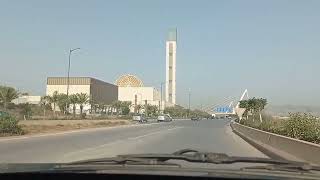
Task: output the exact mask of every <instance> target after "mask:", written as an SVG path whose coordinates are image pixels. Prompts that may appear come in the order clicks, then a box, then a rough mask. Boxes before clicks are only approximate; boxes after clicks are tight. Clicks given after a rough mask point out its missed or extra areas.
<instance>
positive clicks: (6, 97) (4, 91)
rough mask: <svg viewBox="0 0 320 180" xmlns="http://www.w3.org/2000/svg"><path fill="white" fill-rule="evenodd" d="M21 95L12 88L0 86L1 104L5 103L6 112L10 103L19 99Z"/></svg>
mask: <svg viewBox="0 0 320 180" xmlns="http://www.w3.org/2000/svg"><path fill="white" fill-rule="evenodd" d="M18 96H19V93H18V91H16V90H15V89H14V88H12V87H6V86H0V102H2V103H3V107H4V109H5V110H6V109H7V106H8V103H10V102H11V101H12V100H14V99H16V98H18Z"/></svg>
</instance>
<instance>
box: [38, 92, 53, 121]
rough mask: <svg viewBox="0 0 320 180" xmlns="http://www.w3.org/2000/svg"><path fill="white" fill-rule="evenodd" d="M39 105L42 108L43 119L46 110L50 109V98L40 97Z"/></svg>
mask: <svg viewBox="0 0 320 180" xmlns="http://www.w3.org/2000/svg"><path fill="white" fill-rule="evenodd" d="M39 105H40V107H41V108H42V110H43V116H44V117H45V116H46V110H47V109H50V107H51V102H50V96H42V97H41V100H40V103H39Z"/></svg>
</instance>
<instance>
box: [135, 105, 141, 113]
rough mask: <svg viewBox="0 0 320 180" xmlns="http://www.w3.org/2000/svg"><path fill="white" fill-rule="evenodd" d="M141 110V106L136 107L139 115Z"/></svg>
mask: <svg viewBox="0 0 320 180" xmlns="http://www.w3.org/2000/svg"><path fill="white" fill-rule="evenodd" d="M141 108H142V105H141V104H138V105H136V111H137V113H138V114H139V113H140V110H141Z"/></svg>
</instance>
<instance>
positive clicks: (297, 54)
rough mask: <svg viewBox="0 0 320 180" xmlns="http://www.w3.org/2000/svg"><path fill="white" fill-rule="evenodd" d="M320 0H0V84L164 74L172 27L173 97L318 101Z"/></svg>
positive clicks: (39, 89) (35, 88)
mask: <svg viewBox="0 0 320 180" xmlns="http://www.w3.org/2000/svg"><path fill="white" fill-rule="evenodd" d="M319 9H320V1H317V0H314V1H312V0H305V1H303V0H261V1H256V0H219V1H218V0H193V1H191V0H188V1H187V0H180V1H179V0H152V1H150V0H134V1H133V0H114V1H111V0H101V1H98V0H97V1H94V0H90V1H89V0H87V1H84V0H83V1H82V0H77V1H73V0H69V1H65V0H55V1H43V0H37V1H36V0H29V1H18V0H1V2H0V27H1V31H0V66H1V70H0V84H3V85H9V86H14V87H16V88H18V89H19V90H20V91H23V92H29V93H30V94H33V95H44V94H45V88H46V78H47V77H48V76H66V75H67V64H68V52H69V49H72V48H81V50H79V51H76V52H74V53H73V54H72V62H71V76H90V77H95V78H98V79H101V80H104V81H106V82H111V83H114V82H115V80H116V79H117V77H119V76H120V75H122V74H127V73H129V74H134V75H137V76H138V77H139V78H141V79H142V80H143V82H144V84H145V85H147V86H154V87H156V88H159V86H160V83H161V82H163V81H165V40H166V35H167V33H168V30H169V29H170V28H174V27H176V28H177V29H178V42H177V43H178V45H177V46H178V47H177V82H176V83H177V103H179V104H182V105H186V104H187V102H188V89H189V88H190V89H191V104H192V105H191V106H193V107H197V106H201V105H203V106H205V105H208V104H214V103H215V102H218V101H220V100H221V99H223V98H225V97H229V96H233V97H237V98H238V97H240V96H241V93H242V92H243V91H244V89H248V91H249V96H250V97H253V96H255V97H264V98H267V99H268V101H269V104H276V105H284V104H293V105H312V106H314V105H319V100H320V93H319V92H320V81H319V77H320V23H319V19H320V11H319Z"/></svg>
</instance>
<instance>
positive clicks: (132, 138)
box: [128, 127, 183, 140]
mask: <svg viewBox="0 0 320 180" xmlns="http://www.w3.org/2000/svg"><path fill="white" fill-rule="evenodd" d="M180 128H183V127H175V128H170V129H166V130H167V131H171V130H174V129H180ZM159 133H163V130H160V131H155V132H152V133H149V134H145V135H141V136H137V137H131V138H128V140H135V139H140V138H144V137H147V136H150V135H153V134H159Z"/></svg>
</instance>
